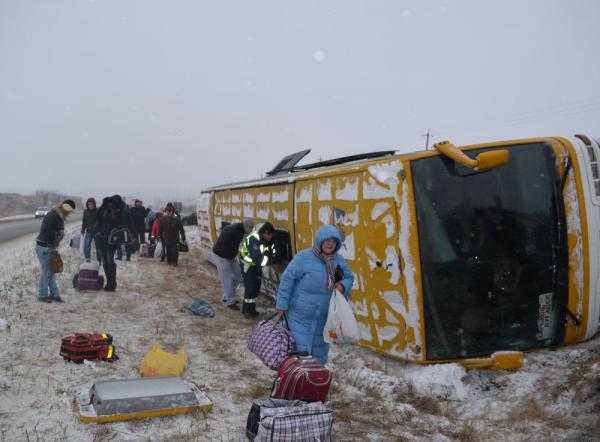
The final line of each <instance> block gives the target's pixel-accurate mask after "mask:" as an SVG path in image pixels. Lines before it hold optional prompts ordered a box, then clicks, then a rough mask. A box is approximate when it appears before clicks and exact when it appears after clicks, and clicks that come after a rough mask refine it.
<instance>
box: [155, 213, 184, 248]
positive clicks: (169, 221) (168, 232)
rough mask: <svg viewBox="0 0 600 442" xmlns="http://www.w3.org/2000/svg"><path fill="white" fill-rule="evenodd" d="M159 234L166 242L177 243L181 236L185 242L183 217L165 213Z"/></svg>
mask: <svg viewBox="0 0 600 442" xmlns="http://www.w3.org/2000/svg"><path fill="white" fill-rule="evenodd" d="M159 231H160V233H159V235H160V237H161V238H162V240H163V242H164V243H165V244H177V242H179V240H180V238H181V241H182V242H185V230H184V229H183V224H182V223H181V219H180V218H179V217H178V216H177V215H176V214H175V213H173V214H171V215H163V217H162V218H161V220H160V225H159Z"/></svg>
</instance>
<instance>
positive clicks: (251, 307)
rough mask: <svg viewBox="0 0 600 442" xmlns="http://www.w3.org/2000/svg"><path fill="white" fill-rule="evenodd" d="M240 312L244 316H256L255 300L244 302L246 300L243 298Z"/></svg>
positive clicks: (252, 317)
mask: <svg viewBox="0 0 600 442" xmlns="http://www.w3.org/2000/svg"><path fill="white" fill-rule="evenodd" d="M242 314H243V315H244V316H245V317H246V318H251V319H254V318H256V317H257V316H258V312H257V311H256V301H255V302H246V300H245V299H244V305H243V306H242Z"/></svg>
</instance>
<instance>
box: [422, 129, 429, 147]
mask: <svg viewBox="0 0 600 442" xmlns="http://www.w3.org/2000/svg"><path fill="white" fill-rule="evenodd" d="M423 137H424V138H425V150H429V138H430V137H431V132H430V131H429V129H427V132H425V133H424V134H423Z"/></svg>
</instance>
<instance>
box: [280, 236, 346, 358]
mask: <svg viewBox="0 0 600 442" xmlns="http://www.w3.org/2000/svg"><path fill="white" fill-rule="evenodd" d="M331 238H333V239H335V240H336V241H337V248H336V250H335V257H334V259H335V264H336V266H339V267H340V269H341V270H342V272H343V278H342V279H341V280H340V281H339V282H341V283H342V284H343V285H344V289H345V293H344V296H345V297H346V299H348V297H349V296H350V290H351V289H352V284H353V283H354V275H353V274H352V271H351V270H350V267H348V264H346V260H345V259H344V258H343V257H342V256H340V255H338V254H337V252H338V250H339V249H340V247H341V245H342V237H341V235H340V232H339V231H338V229H337V228H335V227H334V226H331V225H325V226H323V227H321V228H320V229H319V231H318V232H317V235H316V237H315V245H317V246H318V247H319V248H321V244H323V242H324V241H325V240H327V239H331ZM330 297H331V293H330V292H329V290H328V289H327V269H326V268H325V263H324V262H323V261H321V260H320V259H319V258H318V257H317V256H315V254H314V253H313V251H312V249H305V250H302V251H301V252H299V253H298V254H296V256H294V259H292V262H290V264H289V265H288V267H287V269H286V270H285V272H283V275H282V276H281V282H280V283H279V290H278V291H277V309H278V310H287V314H286V318H287V321H288V325H289V327H290V331H291V332H292V335H294V338H295V340H296V351H304V352H308V353H310V354H311V355H313V356H314V357H316V358H318V359H319V360H320V361H321V362H322V363H323V364H325V363H326V362H327V355H328V353H329V344H327V343H326V342H325V340H324V339H323V329H324V328H325V322H327V312H328V311H329V298H330Z"/></svg>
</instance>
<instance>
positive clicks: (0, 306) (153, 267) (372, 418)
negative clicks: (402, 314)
mask: <svg viewBox="0 0 600 442" xmlns="http://www.w3.org/2000/svg"><path fill="white" fill-rule="evenodd" d="M75 230H76V229H74V228H72V231H75ZM188 235H189V237H190V242H191V243H196V242H197V235H196V229H195V228H193V229H190V230H188ZM34 237H35V235H30V236H28V237H25V238H22V239H19V240H15V241H12V242H10V243H6V244H4V245H2V246H0V319H6V320H7V321H8V324H9V328H6V329H4V330H2V329H0V441H31V442H33V441H54V440H69V441H104V440H113V441H121V440H135V441H146V440H147V441H188V440H189V441H192V440H207V441H239V440H245V437H244V429H245V421H246V416H247V413H248V410H249V408H250V404H251V402H252V399H253V398H256V397H260V396H263V395H267V394H268V392H269V387H270V386H271V383H272V376H273V372H271V371H270V370H268V369H266V368H265V367H264V366H263V365H262V364H261V363H260V362H259V361H258V360H257V358H256V357H255V356H254V355H252V354H250V353H249V352H248V351H247V350H246V349H245V342H246V338H247V336H248V334H249V332H250V329H251V327H252V325H253V322H252V321H249V320H245V319H242V318H241V315H240V314H239V312H234V311H231V310H229V309H226V308H223V307H222V306H221V305H220V304H219V302H218V301H219V299H220V294H219V287H218V282H217V280H216V278H215V274H216V271H215V269H214V267H212V266H211V265H210V264H208V263H206V262H204V261H202V259H201V258H200V254H199V250H198V248H197V247H192V250H191V252H190V253H186V254H181V255H180V266H179V267H178V268H170V267H167V266H166V265H163V264H161V263H160V262H158V260H154V259H148V258H139V257H137V256H134V257H133V258H132V261H131V262H129V263H124V264H121V263H118V278H117V279H118V284H119V287H118V289H117V292H116V293H110V294H108V293H105V292H100V293H86V294H81V293H78V292H76V291H75V290H74V289H72V288H71V278H72V276H73V274H74V273H75V271H76V269H77V266H78V264H79V258H78V256H77V255H76V254H75V253H74V252H73V251H72V250H70V249H67V248H66V247H63V250H62V255H63V259H64V261H65V272H64V273H63V274H62V275H61V276H60V287H61V290H62V295H63V298H64V299H65V303H64V304H54V303H53V304H42V303H39V302H36V301H35V295H36V281H37V276H38V264H37V259H36V258H35V254H34V251H33V238H34ZM64 242H65V243H68V240H67V241H64ZM194 298H203V299H206V300H208V301H209V302H211V303H212V305H213V307H214V308H215V311H216V316H215V317H214V318H199V317H194V316H192V315H191V314H190V313H189V312H187V311H186V310H184V307H185V306H186V305H188V304H189V303H190V302H191V301H192V299H194ZM259 307H260V309H261V310H262V311H265V312H266V311H273V307H272V305H271V304H270V302H269V301H268V300H264V299H263V300H262V302H261V303H260V304H259ZM0 323H1V321H0ZM0 325H1V324H0ZM0 328H1V327H0ZM74 331H103V332H107V333H110V334H112V335H113V336H114V338H115V343H116V346H117V352H118V355H119V357H120V359H119V360H118V361H117V362H115V363H112V364H110V363H104V362H99V363H86V364H84V365H75V364H70V363H66V362H64V361H63V360H62V358H61V357H60V356H59V354H58V350H59V347H60V338H61V337H62V336H65V335H67V334H70V333H72V332H74ZM155 341H158V342H161V343H162V344H163V345H164V346H166V347H167V348H170V349H175V348H177V347H178V346H179V345H185V346H186V348H187V350H188V352H189V356H190V361H189V364H188V367H187V370H186V372H185V373H184V378H185V379H187V380H190V381H194V382H196V383H197V384H199V385H204V386H205V387H206V389H207V392H208V394H209V396H210V398H211V399H212V401H213V402H214V404H215V408H214V411H213V412H212V413H209V414H206V415H204V414H198V415H183V416H177V417H165V418H158V419H152V420H145V421H137V422H124V423H117V424H108V425H100V426H96V425H83V424H81V423H79V421H78V419H77V417H76V414H75V413H74V407H73V402H74V401H73V398H74V393H75V391H77V390H78V389H79V388H80V387H81V386H83V385H87V384H89V383H90V382H91V381H93V380H95V379H101V378H129V377H136V376H137V367H138V366H139V364H140V362H141V360H142V358H143V356H144V353H145V352H146V351H147V350H148V348H149V347H150V346H151V345H152V343H153V342H155ZM330 368H331V369H332V370H333V371H334V383H333V385H332V391H331V398H330V399H331V400H330V405H331V406H332V407H333V408H334V409H335V411H336V424H335V428H334V431H335V433H334V435H335V440H337V441H355V440H374V441H400V440H423V441H430V440H434V441H445V440H462V441H475V440H485V441H488V440H498V441H501V440H502V441H504V440H528V441H537V440H578V441H592V440H600V420H599V419H600V339H599V338H596V339H594V340H592V341H589V342H587V343H584V344H581V345H577V346H572V347H569V348H561V349H557V350H556V349H555V350H544V351H538V352H532V353H528V354H527V355H526V360H525V367H524V368H523V369H522V370H520V371H517V372H501V371H496V372H494V371H484V370H470V371H466V370H465V369H463V368H462V367H461V366H460V365H457V364H440V365H431V366H417V365H413V364H406V363H402V362H399V361H395V360H390V359H386V358H383V357H380V356H378V355H376V354H374V353H372V352H370V351H367V350H364V349H361V348H343V349H333V351H332V352H331V354H330Z"/></svg>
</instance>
